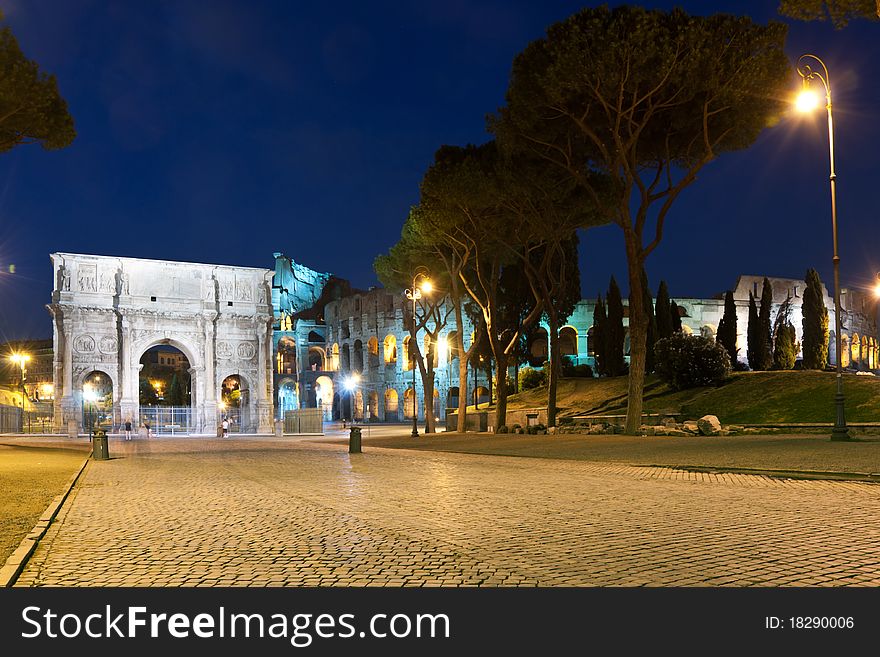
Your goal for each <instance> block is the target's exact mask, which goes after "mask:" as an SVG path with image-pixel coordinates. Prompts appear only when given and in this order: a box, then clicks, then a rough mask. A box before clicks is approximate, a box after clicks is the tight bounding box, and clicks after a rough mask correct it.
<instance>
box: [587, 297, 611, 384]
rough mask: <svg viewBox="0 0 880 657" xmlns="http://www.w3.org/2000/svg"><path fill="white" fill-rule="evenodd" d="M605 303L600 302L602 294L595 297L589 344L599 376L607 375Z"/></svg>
mask: <svg viewBox="0 0 880 657" xmlns="http://www.w3.org/2000/svg"><path fill="white" fill-rule="evenodd" d="M606 324H607V320H606V319H605V304H604V303H603V302H602V295H601V294H600V295H599V296H598V297H596V307H595V308H594V309H593V339H592V343H591V346H592V347H593V353H594V354H595V356H594V358H595V359H596V373H597V374H598V375H599V376H608V362H607V359H606V358H605V333H606V329H605V325H606Z"/></svg>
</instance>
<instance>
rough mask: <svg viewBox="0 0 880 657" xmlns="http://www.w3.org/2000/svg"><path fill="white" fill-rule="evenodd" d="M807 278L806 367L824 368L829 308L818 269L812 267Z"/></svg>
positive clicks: (804, 320)
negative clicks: (826, 305)
mask: <svg viewBox="0 0 880 657" xmlns="http://www.w3.org/2000/svg"><path fill="white" fill-rule="evenodd" d="M805 280H806V282H807V287H806V289H805V290H804V303H803V307H802V310H803V330H804V333H803V335H804V369H808V370H823V369H825V365H827V364H828V308H826V307H825V295H824V294H822V281H821V280H819V274H818V273H817V272H816V270H815V269H810V270H809V271H808V272H807V276H806V279H805Z"/></svg>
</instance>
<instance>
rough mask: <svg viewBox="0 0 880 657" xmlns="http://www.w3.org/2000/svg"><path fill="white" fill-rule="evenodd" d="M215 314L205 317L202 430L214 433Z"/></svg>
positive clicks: (215, 389)
mask: <svg viewBox="0 0 880 657" xmlns="http://www.w3.org/2000/svg"><path fill="white" fill-rule="evenodd" d="M215 318H216V314H215V315H209V316H206V317H205V320H206V321H205V362H204V372H203V376H202V379H204V382H205V385H204V386H203V390H204V393H203V395H202V402H201V406H202V408H203V409H204V414H205V415H204V416H205V426H204V427H202V428H201V429H200V431H207V432H209V433H211V434H213V433H214V432H215V431H216V427H215V425H216V424H217V381H216V378H217V374H216V364H217V345H216V342H215V340H214V319H215Z"/></svg>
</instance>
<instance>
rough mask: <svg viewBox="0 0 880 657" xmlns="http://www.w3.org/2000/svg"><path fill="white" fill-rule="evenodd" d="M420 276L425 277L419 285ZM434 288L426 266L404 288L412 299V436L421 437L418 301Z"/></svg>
mask: <svg viewBox="0 0 880 657" xmlns="http://www.w3.org/2000/svg"><path fill="white" fill-rule="evenodd" d="M419 278H422V279H424V280H423V281H422V283H421V285H419ZM433 289H434V286H433V284H432V283H431V280H430V279H429V278H428V269H427V268H426V267H418V268H416V273H415V274H414V275H413V282H412V287H411V288H410V289H408V290H404V294H405V295H406V298H407V299H409V300H410V301H412V327H413V330H412V338H411V339H412V341H413V345H412V346H411V347H410V349H409V354H407V355H408V356H409V360H410V367H411V368H412V391H413V428H412V437H413V438H418V437H419V426H418V417H419V409H418V404H417V403H416V398H417V395H416V359H415V357H414V354H415V352H414V351H413V349H414V348H415V347H416V344H415V342H416V335H417V331H416V301H418V300H419V299H421V298H422V294H423V293H424V294H430V293H431V290H433ZM425 412H426V413H427V412H428V409H427V405H426V406H425Z"/></svg>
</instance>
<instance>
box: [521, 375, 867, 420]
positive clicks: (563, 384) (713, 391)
mask: <svg viewBox="0 0 880 657" xmlns="http://www.w3.org/2000/svg"><path fill="white" fill-rule="evenodd" d="M835 388H836V374H835V373H834V372H814V371H785V372H738V373H735V374H733V375H732V376H731V377H730V379H728V381H727V382H726V383H725V384H723V385H721V386H718V387H717V388H716V387H706V388H694V389H691V390H682V391H677V392H676V391H674V390H671V389H670V388H669V387H668V386H667V385H666V384H664V383H662V382H661V381H659V380H658V379H657V377H654V376H649V377H647V379H646V380H645V398H644V412H645V413H678V414H681V415H682V416H683V418H684V419H688V418H699V417H702V416H703V415H707V414H711V415H717V416H718V419H720V420H721V422H722V423H725V424H777V423H780V424H781V423H801V422H834V394H835ZM843 391H844V395H845V397H846V419H847V421H848V422H876V423H880V377H875V376H857V375H855V374H845V375H844V377H843ZM626 393H627V377H625V376H621V377H615V378H611V379H562V380H561V381H560V384H559V393H558V395H557V405H558V406H559V408H560V416H562V417H565V416H567V415H569V416H570V415H598V414H612V415H613V414H621V413H625V412H626ZM546 397H547V390H546V388H536V389H534V390H528V391H526V392H523V393H520V394H518V395H513V396H512V397H511V398H510V403H509V407H510V408H534V407H541V406H546V404H547V399H546Z"/></svg>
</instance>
